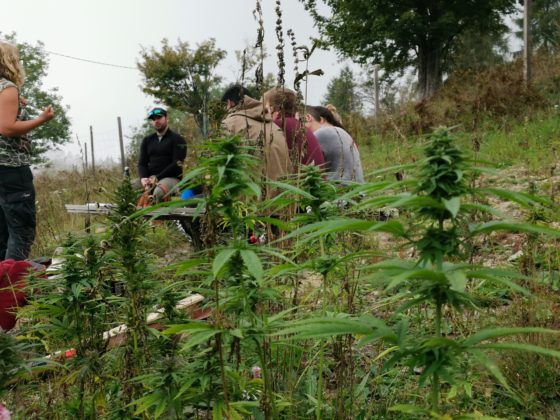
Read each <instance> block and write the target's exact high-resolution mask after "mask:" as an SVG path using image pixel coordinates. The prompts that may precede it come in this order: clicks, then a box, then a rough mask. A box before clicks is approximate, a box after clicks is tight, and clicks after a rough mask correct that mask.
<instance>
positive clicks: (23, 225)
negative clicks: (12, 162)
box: [0, 166, 36, 260]
mask: <svg viewBox="0 0 560 420" xmlns="http://www.w3.org/2000/svg"><path fill="white" fill-rule="evenodd" d="M35 225H36V219H35V187H34V186H33V174H32V173H31V169H30V168H29V166H21V167H19V168H10V167H6V166H0V260H7V259H14V260H24V259H26V258H27V257H28V256H29V252H30V250H31V245H32V244H33V240H34V239H35Z"/></svg>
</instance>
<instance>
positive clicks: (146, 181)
mask: <svg viewBox="0 0 560 420" xmlns="http://www.w3.org/2000/svg"><path fill="white" fill-rule="evenodd" d="M140 183H141V184H142V188H144V189H146V188H148V187H149V186H150V185H151V184H150V178H141V179H140Z"/></svg>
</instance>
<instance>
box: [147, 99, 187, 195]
mask: <svg viewBox="0 0 560 420" xmlns="http://www.w3.org/2000/svg"><path fill="white" fill-rule="evenodd" d="M148 119H149V120H150V121H151V123H152V125H153V127H154V128H155V130H156V132H155V133H153V134H151V135H149V136H147V137H145V138H144V139H143V140H142V144H141V146H140V158H139V159H138V175H139V176H140V183H141V185H142V187H143V188H144V190H151V189H153V192H152V202H154V203H159V202H161V201H163V200H165V199H166V198H167V197H168V196H169V193H170V191H171V190H172V189H173V187H174V186H175V185H177V183H178V182H179V180H180V179H181V176H182V175H183V161H184V160H185V157H186V156H187V143H186V142H185V139H184V138H183V137H181V136H180V135H179V134H177V133H176V132H174V131H172V130H171V129H170V128H169V126H168V121H167V111H166V110H165V109H163V108H160V107H156V108H154V109H152V110H151V111H150V112H149V113H148Z"/></svg>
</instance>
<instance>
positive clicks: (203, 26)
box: [0, 0, 342, 161]
mask: <svg viewBox="0 0 560 420" xmlns="http://www.w3.org/2000/svg"><path fill="white" fill-rule="evenodd" d="M262 5H263V15H264V21H265V31H266V33H265V44H266V47H267V50H268V52H269V54H270V55H271V57H270V58H269V59H268V61H267V62H266V63H265V72H272V73H275V72H276V56H275V46H276V35H275V32H274V26H275V21H276V15H275V12H274V7H275V1H274V0H263V1H262ZM282 7H283V14H284V31H286V30H287V29H289V28H292V29H293V30H294V32H295V34H296V37H297V41H298V44H306V45H310V41H309V39H310V37H313V36H317V31H316V29H315V28H314V27H313V22H312V19H311V18H310V17H309V16H308V14H307V12H306V11H305V10H304V8H303V5H302V4H301V3H300V2H299V1H298V0H283V1H282ZM254 8H255V1H254V0H159V1H147V0H95V1H94V0H42V1H37V0H18V1H17V2H16V1H12V2H9V3H8V4H5V5H4V6H3V8H2V13H1V14H0V30H1V31H2V33H4V34H6V33H11V32H16V34H17V39H18V40H19V41H20V42H29V43H35V42H36V41H38V40H40V41H42V42H43V43H44V44H45V50H47V51H51V52H54V53H59V54H64V55H69V56H74V57H80V58H84V59H88V60H94V61H100V62H105V63H112V64H117V65H122V66H130V67H136V61H137V59H138V58H139V51H140V49H141V47H142V46H144V47H150V46H155V47H159V45H160V43H161V40H162V39H163V38H168V39H169V40H170V41H171V42H172V43H174V42H175V41H176V40H177V39H179V38H180V39H181V40H183V41H188V42H189V43H190V44H191V45H193V46H194V45H196V44H197V43H199V42H201V41H203V40H205V39H208V38H215V39H216V45H217V47H219V48H221V49H224V50H226V51H227V52H228V56H227V58H226V59H225V60H224V61H223V62H222V64H221V65H220V67H219V68H218V73H220V74H221V75H222V76H223V77H224V79H225V80H226V81H229V82H232V81H234V80H235V78H236V76H237V74H238V73H239V70H238V69H237V65H236V59H235V53H234V51H236V50H242V49H243V48H244V47H245V46H246V45H247V43H254V40H255V38H256V22H255V20H254V18H253V14H252V12H253V10H254ZM285 43H286V45H287V46H286V50H285V57H286V59H287V65H286V79H287V85H288V86H291V83H292V75H293V70H292V69H293V64H292V63H291V56H292V51H291V47H290V46H289V40H288V38H287V36H285ZM49 58H50V65H49V74H48V77H47V78H46V80H45V85H46V87H49V88H50V87H58V88H59V93H60V95H62V97H63V103H64V104H67V105H69V106H70V112H69V115H70V118H71V121H72V129H73V143H74V145H70V146H67V147H65V148H64V150H63V153H73V154H77V153H78V147H77V145H76V143H77V142H76V140H75V138H76V136H78V138H79V139H80V142H82V143H83V142H84V141H87V142H88V144H89V126H90V125H91V126H93V131H94V137H95V154H96V159H99V160H100V159H103V158H108V157H114V159H115V160H116V161H118V159H119V157H120V155H119V148H118V140H117V138H118V137H117V136H118V131H117V116H120V117H121V118H122V122H123V131H124V135H125V137H126V136H127V135H129V134H130V132H131V127H135V126H139V125H140V124H141V123H142V120H143V118H144V116H145V114H146V111H147V110H148V109H149V108H150V107H151V105H152V104H153V103H154V99H153V98H150V97H148V96H146V95H144V94H143V93H142V91H141V89H140V87H139V85H140V83H141V77H140V73H139V72H138V71H137V70H130V69H121V68H115V67H108V66H102V65H96V64H92V63H86V62H81V61H76V60H71V59H68V58H64V57H61V56H57V55H54V54H51V55H50V57H49ZM341 66H342V64H341V63H340V62H339V60H338V57H337V56H336V54H335V53H334V52H333V51H316V52H315V53H314V55H313V56H312V59H311V64H310V69H311V70H313V69H315V68H322V69H323V70H324V71H325V76H323V77H313V78H310V82H309V85H308V98H309V101H308V102H310V103H318V102H319V101H320V100H321V99H322V97H323V96H324V94H325V90H326V86H327V84H328V81H329V80H330V79H331V78H332V77H334V76H336V75H337V74H338V72H339V70H340V68H341ZM60 155H61V153H60V152H59V153H58V157H60Z"/></svg>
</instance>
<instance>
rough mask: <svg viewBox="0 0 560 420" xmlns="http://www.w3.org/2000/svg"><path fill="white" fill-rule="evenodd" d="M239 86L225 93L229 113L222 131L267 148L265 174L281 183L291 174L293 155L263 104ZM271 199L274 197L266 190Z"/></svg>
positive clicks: (224, 100) (270, 190)
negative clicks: (282, 179)
mask: <svg viewBox="0 0 560 420" xmlns="http://www.w3.org/2000/svg"><path fill="white" fill-rule="evenodd" d="M247 93H248V91H247V90H246V89H245V88H243V87H242V86H240V85H234V86H232V87H230V88H229V89H228V90H226V92H225V93H224V95H223V97H222V102H223V103H224V104H225V105H226V107H227V109H228V113H227V115H226V117H225V118H224V120H223V121H222V128H223V130H224V131H226V132H227V133H229V134H233V135H236V134H238V135H241V136H243V137H245V138H246V139H247V140H248V144H249V145H251V146H257V147H258V146H259V145H261V144H262V147H263V149H264V168H263V172H264V174H265V175H266V178H267V179H270V180H279V179H281V178H284V177H286V176H287V175H289V174H290V168H291V164H290V155H289V151H288V145H287V143H286V138H285V137H284V133H283V132H282V130H280V128H278V126H276V124H274V123H273V122H272V119H271V116H270V115H269V114H267V113H266V111H265V109H264V106H263V104H262V102H259V101H257V100H256V99H253V98H251V97H250V96H249V95H247ZM267 195H268V198H270V197H271V196H273V195H274V193H273V190H272V189H268V188H267Z"/></svg>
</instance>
